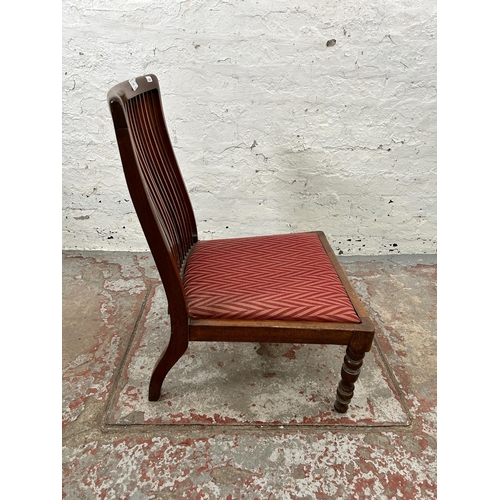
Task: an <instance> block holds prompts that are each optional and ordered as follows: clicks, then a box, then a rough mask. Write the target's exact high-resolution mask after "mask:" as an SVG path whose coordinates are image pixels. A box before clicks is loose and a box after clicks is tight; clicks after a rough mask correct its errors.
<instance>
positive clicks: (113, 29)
mask: <svg viewBox="0 0 500 500" xmlns="http://www.w3.org/2000/svg"><path fill="white" fill-rule="evenodd" d="M63 25H64V26H63V230H64V235H63V245H64V248H66V249H73V248H76V249H106V250H146V249H147V245H146V242H145V239H144V237H143V235H142V231H141V229H140V226H139V223H138V221H137V217H136V215H135V212H134V208H133V206H132V203H131V201H130V197H129V195H128V191H127V188H126V184H125V181H124V177H123V173H122V170H121V165H120V160H119V156H118V149H117V146H116V141H115V137H114V132H113V127H112V123H111V117H110V114H109V111H108V107H107V102H106V93H107V91H108V89H109V88H110V87H111V86H113V85H114V84H116V83H118V82H121V81H123V80H128V79H129V78H131V77H134V76H138V75H142V74H147V73H154V74H156V75H157V76H158V78H159V80H160V85H161V90H162V95H163V103H164V108H165V113H166V116H167V122H168V127H169V131H170V135H171V138H172V141H173V143H174V147H175V150H176V154H177V158H178V161H179V163H180V165H181V169H182V171H183V175H184V178H185V181H186V184H187V186H188V189H189V191H190V194H191V197H192V201H193V205H194V209H195V212H196V216H197V221H198V226H199V233H200V238H202V239H207V238H220V237H235V236H250V235H257V234H270V233H283V232H295V231H308V230H323V231H324V232H325V233H326V235H327V236H328V238H329V240H330V241H331V243H332V245H333V247H334V248H335V249H337V250H338V252H342V253H343V254H344V255H347V254H365V255H376V254H388V253H389V252H401V253H406V254H412V253H435V252H436V5H435V2H434V1H433V0H432V1H431V0H421V1H419V2H415V1H414V0H390V1H383V0H380V1H373V2H367V1H366V0H339V1H335V0H328V1H326V0H323V1H313V0H304V1H303V0H297V1H294V2H290V1H276V0H273V1H271V0H259V1H256V0H227V1H220V0H186V1H173V0H170V1H166V0H164V1H160V0H148V1H142V0H95V1H90V0H63ZM329 40H335V42H331V43H330V44H329V46H327V41H329Z"/></svg>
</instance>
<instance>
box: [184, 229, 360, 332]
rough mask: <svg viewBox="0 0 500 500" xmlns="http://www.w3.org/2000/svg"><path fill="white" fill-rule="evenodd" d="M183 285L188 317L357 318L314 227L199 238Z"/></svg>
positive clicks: (351, 320)
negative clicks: (308, 230)
mask: <svg viewBox="0 0 500 500" xmlns="http://www.w3.org/2000/svg"><path fill="white" fill-rule="evenodd" d="M184 286H185V292H186V297H187V303H188V309H189V316H190V317H192V318H197V319H203V318H204V319H207V318H218V319H274V320H302V321H333V322H348V323H360V319H359V317H358V315H357V314H356V311H355V310H354V307H353V306H352V303H351V301H350V300H349V297H348V295H347V292H346V291H345V288H344V286H343V285H342V282H341V281H340V278H339V276H338V275H337V272H336V271H335V268H334V267H333V265H332V263H331V261H330V258H329V257H328V255H327V253H326V251H325V249H324V248H323V244H322V243H321V240H320V239H319V237H318V235H317V234H315V233H298V234H285V235H276V236H257V237H250V238H233V239H221V240H209V241H199V242H198V243H197V244H196V245H195V247H194V249H193V251H192V253H191V255H190V256H189V259H188V262H187V265H186V269H185V273H184Z"/></svg>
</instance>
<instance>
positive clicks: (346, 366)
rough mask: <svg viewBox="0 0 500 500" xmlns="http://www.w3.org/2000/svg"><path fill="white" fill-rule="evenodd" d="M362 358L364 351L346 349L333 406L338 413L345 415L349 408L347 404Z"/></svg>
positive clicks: (352, 392)
mask: <svg viewBox="0 0 500 500" xmlns="http://www.w3.org/2000/svg"><path fill="white" fill-rule="evenodd" d="M364 357H365V352H364V351H353V350H352V349H351V348H350V347H348V348H347V351H346V355H345V356H344V362H343V364H342V370H341V372H340V376H341V380H340V382H339V385H338V387H337V397H336V399H335V404H334V408H335V410H337V411H338V412H339V413H345V412H346V411H347V409H348V408H349V403H350V402H351V399H352V396H353V394H354V382H356V380H358V377H359V373H360V372H361V366H362V365H363V358H364Z"/></svg>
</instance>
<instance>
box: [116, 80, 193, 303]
mask: <svg viewBox="0 0 500 500" xmlns="http://www.w3.org/2000/svg"><path fill="white" fill-rule="evenodd" d="M108 103H109V107H110V110H111V115H112V117H113V123H114V127H115V133H116V138H117V141H118V148H119V151H120V156H121V160H122V165H123V170H124V172H125V178H126V181H127V185H128V189H129V191H130V196H131V198H132V202H133V204H134V207H135V209H136V212H137V216H138V217H139V221H140V223H141V226H142V229H143V231H144V234H145V236H146V239H147V241H148V244H149V247H150V249H151V252H152V254H153V258H154V260H155V263H156V265H157V267H158V271H159V273H160V276H161V278H162V281H163V285H164V287H165V289H166V292H167V296H168V300H169V303H170V302H171V300H172V298H173V297H170V296H169V295H171V294H172V293H176V292H177V293H181V295H183V288H182V279H181V272H182V266H183V263H184V261H185V259H186V256H187V254H188V252H189V250H190V248H191V247H192V246H193V244H194V243H196V241H197V240H198V235H197V228H196V220H195V217H194V213H193V209H192V205H191V201H190V199H189V195H188V192H187V189H186V186H185V184H184V181H183V178H182V175H181V172H180V170H179V166H178V164H177V160H176V158H175V154H174V151H173V148H172V144H171V142H170V138H169V135H168V131H167V126H166V123H165V118H164V114H163V107H162V103H161V94H160V87H159V84H158V79H157V78H156V76H155V75H146V76H140V77H137V78H134V79H132V80H129V81H126V82H123V83H120V84H119V85H116V86H114V87H113V88H112V89H111V90H110V91H109V92H108ZM172 280H174V281H175V282H176V283H172ZM169 288H170V293H169ZM184 302H185V299H184ZM171 305H172V304H171Z"/></svg>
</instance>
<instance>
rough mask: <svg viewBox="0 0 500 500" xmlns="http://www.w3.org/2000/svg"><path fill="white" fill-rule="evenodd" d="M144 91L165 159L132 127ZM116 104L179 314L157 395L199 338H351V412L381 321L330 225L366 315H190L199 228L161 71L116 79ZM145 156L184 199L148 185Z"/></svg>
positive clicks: (155, 379) (140, 200) (137, 195)
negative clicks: (175, 220)
mask: <svg viewBox="0 0 500 500" xmlns="http://www.w3.org/2000/svg"><path fill="white" fill-rule="evenodd" d="M141 95H142V96H148V99H151V102H152V104H150V105H148V107H147V113H152V114H153V115H154V116H155V120H156V123H155V126H156V127H157V130H156V132H155V133H157V134H158V136H157V137H153V138H152V139H147V140H148V141H151V142H152V143H155V141H157V140H158V138H159V140H160V142H162V144H161V145H160V146H161V147H160V150H161V151H162V157H161V158H160V160H161V161H159V163H158V162H157V163H158V165H157V164H155V158H153V157H151V158H153V159H151V158H150V159H149V160H148V159H146V160H144V152H141V151H139V148H138V143H137V139H136V137H135V136H134V134H133V131H132V130H133V129H134V127H140V126H141V124H140V123H139V124H138V123H132V120H131V118H130V116H129V111H128V108H127V104H128V103H129V101H132V100H133V99H135V98H136V97H138V96H141ZM108 104H109V107H110V111H111V115H112V118H113V123H114V128H115V133H116V138H117V142H118V148H119V152H120V156H121V161H122V165H123V170H124V173H125V178H126V182H127V185H128V189H129V192H130V196H131V198H132V201H133V204H134V207H135V210H136V212H137V216H138V218H139V221H140V224H141V226H142V229H143V231H144V234H145V237H146V240H147V242H148V245H149V247H150V250H151V253H152V255H153V259H154V261H155V264H156V266H157V268H158V272H159V275H160V278H161V281H162V284H163V287H164V288H165V292H166V295H167V301H168V313H169V314H170V319H171V336H170V340H169V343H168V345H167V347H166V348H165V350H164V351H163V353H162V355H161V356H160V358H159V359H158V361H157V363H156V365H155V367H154V370H153V373H152V376H151V380H150V384H149V400H150V401H157V400H159V398H160V396H161V386H162V383H163V381H164V379H165V377H166V376H167V374H168V373H169V371H170V370H171V369H172V367H173V366H174V365H175V364H176V362H177V361H178V360H179V359H180V358H181V356H182V355H183V354H184V353H185V352H186V350H187V348H188V345H189V342H192V341H198V342H256V343H290V344H333V345H343V346H347V349H346V354H345V357H344V361H343V364H342V369H341V379H340V382H339V384H338V388H337V392H336V400H335V404H334V408H335V410H336V411H337V412H339V413H345V412H346V411H347V409H348V406H349V403H350V401H351V399H352V397H353V393H354V384H355V382H356V380H357V379H358V377H359V374H360V370H361V366H362V364H363V358H364V356H365V353H366V352H368V351H369V350H370V349H371V346H372V341H373V338H374V326H373V323H372V321H371V319H370V318H369V316H368V313H367V312H366V310H365V308H364V307H363V304H362V303H361V301H360V300H359V298H358V296H357V295H356V293H355V291H354V289H353V287H352V286H351V284H350V282H349V280H348V278H347V275H346V274H345V272H344V270H343V269H342V267H341V265H340V263H339V261H338V259H337V257H336V256H335V254H334V252H333V250H332V248H331V246H330V244H329V243H328V240H327V238H326V236H325V235H324V233H323V232H321V231H315V233H316V234H317V235H318V236H319V238H320V240H321V242H322V244H323V247H324V249H325V251H326V252H327V254H328V256H329V258H330V261H331V263H332V265H333V266H334V268H335V270H336V272H337V274H338V276H339V278H340V279H341V281H342V283H343V285H344V287H345V290H346V292H347V294H348V296H349V298H350V300H351V302H352V305H353V306H354V309H355V310H356V312H357V314H358V316H359V318H360V320H361V321H360V323H337V322H315V321H314V322H313V321H283V320H238V319H193V318H190V317H189V311H188V306H187V301H186V295H185V292H184V286H183V279H182V276H183V269H184V266H185V263H186V261H187V260H188V258H189V254H190V251H191V250H192V248H193V247H194V245H196V244H197V242H198V232H197V226H196V220H195V216H194V212H193V208H192V205H191V201H190V199H189V195H188V191H187V189H186V186H185V184H184V181H183V179H182V175H181V172H180V169H179V167H178V164H177V160H176V158H175V154H174V150H173V147H172V144H171V141H170V139H169V135H168V131H167V126H166V123H165V118H164V113H163V106H162V102H161V94H160V87H159V83H158V79H157V77H156V76H155V75H146V76H140V77H137V78H134V79H132V80H129V81H126V82H122V83H120V84H118V85H116V86H114V87H113V88H112V89H111V90H110V91H109V92H108ZM141 155H142V159H141ZM156 160H158V159H157V158H156ZM145 161H146V163H147V162H148V161H149V167H148V168H153V169H155V168H159V169H160V170H162V169H166V170H165V171H167V170H168V172H169V173H168V175H170V179H171V180H170V181H169V182H171V184H172V185H175V189H174V191H175V196H176V197H178V199H177V201H175V200H174V201H173V202H172V200H170V199H166V198H165V197H161V193H159V192H155V191H154V188H152V187H151V185H148V181H147V173H146V174H145V172H144V169H143V165H144V162H145ZM141 168H142V170H141ZM162 171H163V170H162ZM162 175H163V174H162ZM165 175H167V174H165ZM148 186H149V187H148ZM158 200H160V201H158ZM158 203H160V205H161V206H160V209H159V208H158ZM176 203H177V204H180V205H182V206H183V207H184V213H183V214H182V215H181V216H180V217H179V220H180V222H179V224H178V226H179V228H180V229H179V228H178V233H180V234H181V237H180V238H178V239H179V241H175V242H174V244H173V243H172V241H171V238H169V235H168V234H166V232H165V230H164V227H165V221H164V220H162V216H161V213H160V212H161V211H163V210H164V211H165V213H167V212H168V213H170V212H172V213H175V210H176V206H173V205H175V204H176ZM169 211H170V212H169ZM179 249H180V250H179Z"/></svg>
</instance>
